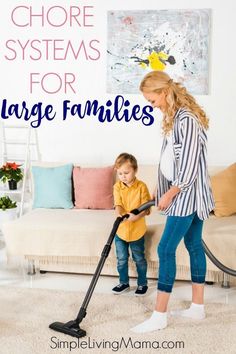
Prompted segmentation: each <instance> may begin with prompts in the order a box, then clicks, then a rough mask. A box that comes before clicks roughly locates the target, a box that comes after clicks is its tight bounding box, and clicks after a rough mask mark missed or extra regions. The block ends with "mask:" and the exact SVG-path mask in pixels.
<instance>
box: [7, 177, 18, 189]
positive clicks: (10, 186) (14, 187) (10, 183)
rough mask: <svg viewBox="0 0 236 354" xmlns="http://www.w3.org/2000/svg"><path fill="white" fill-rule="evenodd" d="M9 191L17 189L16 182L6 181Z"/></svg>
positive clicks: (12, 180)
mask: <svg viewBox="0 0 236 354" xmlns="http://www.w3.org/2000/svg"><path fill="white" fill-rule="evenodd" d="M8 185H9V189H10V190H15V189H17V182H16V181H15V180H14V179H11V180H10V181H8Z"/></svg>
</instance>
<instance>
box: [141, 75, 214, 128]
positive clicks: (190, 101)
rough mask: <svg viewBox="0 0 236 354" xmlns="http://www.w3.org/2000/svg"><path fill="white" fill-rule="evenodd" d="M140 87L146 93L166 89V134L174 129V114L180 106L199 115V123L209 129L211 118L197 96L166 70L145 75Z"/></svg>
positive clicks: (163, 126)
mask: <svg viewBox="0 0 236 354" xmlns="http://www.w3.org/2000/svg"><path fill="white" fill-rule="evenodd" d="M139 88H140V90H141V91H142V92H146V93H151V92H156V93H161V92H162V91H163V90H165V92H166V103H167V104H166V108H165V111H164V112H163V123H162V129H163V132H164V134H167V133H168V132H169V131H170V130H172V128H173V125H174V115H175V113H176V111H177V110H178V109H179V108H187V109H188V110H189V111H190V112H191V113H193V114H194V115H195V116H196V117H197V119H198V121H199V123H200V124H201V125H202V126H203V127H204V128H205V129H208V126H209V124H208V123H209V119H208V118H207V116H206V114H205V112H204V111H203V109H202V108H201V107H200V106H199V105H198V104H197V102H196V100H195V98H194V97H193V96H192V95H190V94H189V93H188V92H187V90H186V88H185V87H184V86H183V85H182V84H180V83H179V82H174V81H173V80H172V79H171V78H170V77H169V75H168V74H166V73H165V72H163V71H151V72H150V73H148V74H147V75H146V76H144V78H143V80H142V81H141V84H140V87H139Z"/></svg>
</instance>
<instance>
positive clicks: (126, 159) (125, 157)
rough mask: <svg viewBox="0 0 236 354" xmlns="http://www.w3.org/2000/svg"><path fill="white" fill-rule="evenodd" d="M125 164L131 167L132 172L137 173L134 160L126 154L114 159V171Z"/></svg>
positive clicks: (136, 164) (136, 165) (136, 163)
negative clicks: (127, 163)
mask: <svg viewBox="0 0 236 354" xmlns="http://www.w3.org/2000/svg"><path fill="white" fill-rule="evenodd" d="M126 162H129V163H130V165H131V166H132V167H133V169H134V171H137V169H138V162H137V160H136V158H135V157H134V156H133V155H131V154H128V153H127V152H123V153H122V154H120V155H119V156H118V157H117V158H116V161H115V169H118V168H120V167H121V166H122V165H123V164H124V163H126Z"/></svg>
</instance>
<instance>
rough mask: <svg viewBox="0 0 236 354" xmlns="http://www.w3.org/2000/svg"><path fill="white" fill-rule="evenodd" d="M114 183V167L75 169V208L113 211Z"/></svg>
mask: <svg viewBox="0 0 236 354" xmlns="http://www.w3.org/2000/svg"><path fill="white" fill-rule="evenodd" d="M113 181H114V168H113V166H108V167H102V168H81V167H74V169H73V182H74V191H75V207H76V208H79V209H112V208H113V194H112V193H113V190H112V188H113Z"/></svg>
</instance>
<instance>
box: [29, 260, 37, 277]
mask: <svg viewBox="0 0 236 354" xmlns="http://www.w3.org/2000/svg"><path fill="white" fill-rule="evenodd" d="M27 274H28V275H35V274H36V271H35V264H34V261H33V260H31V259H29V260H28V272H27Z"/></svg>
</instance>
